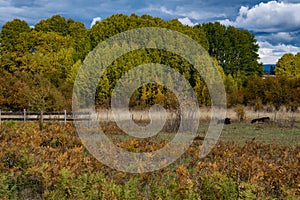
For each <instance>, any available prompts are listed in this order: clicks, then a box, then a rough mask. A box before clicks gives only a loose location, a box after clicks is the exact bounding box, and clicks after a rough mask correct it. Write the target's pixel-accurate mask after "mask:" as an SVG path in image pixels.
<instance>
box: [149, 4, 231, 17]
mask: <svg viewBox="0 0 300 200" xmlns="http://www.w3.org/2000/svg"><path fill="white" fill-rule="evenodd" d="M193 9H194V8H193ZM193 9H191V8H186V7H184V6H176V8H175V9H173V10H172V9H168V8H166V7H165V6H161V7H155V6H150V7H149V8H147V9H146V10H147V11H158V12H161V13H163V14H167V15H171V16H173V17H180V18H186V17H187V18H189V19H193V20H205V19H208V18H218V17H225V16H226V14H224V13H215V12H207V11H204V10H200V11H199V9H197V10H193Z"/></svg>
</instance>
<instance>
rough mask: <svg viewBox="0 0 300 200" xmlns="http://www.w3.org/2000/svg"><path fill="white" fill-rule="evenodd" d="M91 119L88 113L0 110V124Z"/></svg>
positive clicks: (65, 121)
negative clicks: (3, 122) (10, 121)
mask: <svg viewBox="0 0 300 200" xmlns="http://www.w3.org/2000/svg"><path fill="white" fill-rule="evenodd" d="M90 119H91V113H90V112H76V113H73V112H67V111H66V110H64V111H58V112H30V111H29V112H27V111H26V110H25V109H24V110H23V112H10V111H1V110H0V123H1V122H2V121H7V120H12V121H24V122H26V121H60V122H64V123H65V124H66V123H67V122H69V121H87V120H90Z"/></svg>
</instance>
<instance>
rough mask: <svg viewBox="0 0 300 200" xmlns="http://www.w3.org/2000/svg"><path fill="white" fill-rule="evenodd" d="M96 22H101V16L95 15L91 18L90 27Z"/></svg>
mask: <svg viewBox="0 0 300 200" xmlns="http://www.w3.org/2000/svg"><path fill="white" fill-rule="evenodd" d="M96 22H101V17H95V18H93V21H92V23H91V26H90V27H91V28H92V27H93V26H94V25H95V24H96Z"/></svg>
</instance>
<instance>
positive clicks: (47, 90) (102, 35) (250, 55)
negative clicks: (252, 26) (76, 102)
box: [0, 14, 300, 111]
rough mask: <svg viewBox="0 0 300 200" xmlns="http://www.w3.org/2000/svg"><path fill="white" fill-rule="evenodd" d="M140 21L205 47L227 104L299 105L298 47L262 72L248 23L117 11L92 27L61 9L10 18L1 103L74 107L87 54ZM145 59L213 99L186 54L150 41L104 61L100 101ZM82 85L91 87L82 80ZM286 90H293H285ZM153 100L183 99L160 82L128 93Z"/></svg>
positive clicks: (145, 102)
mask: <svg viewBox="0 0 300 200" xmlns="http://www.w3.org/2000/svg"><path fill="white" fill-rule="evenodd" d="M141 27H162V28H168V29H172V30H175V31H178V32H180V33H183V34H186V35H187V36H189V37H190V38H192V39H193V40H195V41H196V42H198V43H199V44H200V45H201V46H202V47H203V48H204V49H205V50H207V51H208V53H209V55H210V56H212V57H213V60H214V63H215V65H216V67H217V68H218V70H219V72H220V74H221V76H222V78H223V81H224V84H225V88H226V91H227V103H228V105H229V106H234V105H237V104H245V105H269V104H270V105H271V106H273V107H275V108H278V105H279V104H280V106H281V105H288V106H289V107H291V108H292V107H293V110H295V107H298V105H299V104H300V103H299V99H300V98H299V90H300V83H299V82H300V81H299V74H300V73H299V61H298V60H300V59H299V57H300V56H299V55H298V54H297V55H295V56H294V55H290V54H288V55H284V56H283V57H282V58H281V59H280V60H279V61H278V63H277V67H276V70H275V72H276V75H278V76H276V77H275V78H274V77H272V78H271V77H269V78H266V79H262V75H263V66H262V64H261V63H259V62H258V60H259V55H258V49H259V46H258V44H257V42H256V39H255V37H254V35H253V34H252V33H250V32H249V31H247V30H240V29H237V28H235V27H233V26H229V27H226V26H224V25H222V24H220V23H218V22H215V23H204V24H199V25H196V26H194V27H189V26H186V25H183V24H181V23H180V22H179V21H178V20H177V19H173V20H169V21H164V20H163V19H160V18H157V17H152V16H149V15H142V16H137V15H135V14H132V15H130V16H127V15H123V14H115V15H112V16H110V17H108V18H106V19H104V20H102V21H101V22H97V23H96V24H95V25H94V26H93V27H91V28H90V29H87V28H86V27H85V26H84V24H83V23H82V22H79V21H75V20H73V19H66V18H64V17H62V16H60V15H54V16H52V17H50V18H48V19H45V20H41V21H39V22H38V23H36V24H35V25H34V27H33V28H30V26H29V25H28V23H27V22H26V21H24V20H20V19H14V20H12V21H9V22H7V23H5V24H4V25H3V26H2V29H1V33H0V108H1V109H3V110H22V109H24V108H25V109H28V110H33V111H39V110H49V111H51V110H62V109H67V110H71V104H72V103H71V102H72V90H73V84H74V81H75V78H76V74H77V71H78V70H79V68H80V67H81V65H82V63H83V62H84V60H85V58H86V56H87V55H88V53H89V52H91V51H92V50H93V49H94V48H95V47H97V45H98V44H100V43H101V42H103V41H105V40H106V39H107V38H109V37H111V36H113V35H115V34H118V33H121V32H123V31H126V30H131V29H135V28H141ZM149 42H151V41H149ZM162 42H163V41H162ZM115 45H119V44H117V43H116V44H115ZM153 45H154V46H155V45H156V44H153ZM108 53H109V49H108ZM146 63H160V64H164V65H168V66H172V67H173V68H175V69H176V70H178V71H179V72H180V73H181V74H183V75H184V76H185V78H186V79H187V80H188V81H189V83H190V84H191V86H192V87H193V89H194V90H195V93H196V95H197V99H198V101H199V104H200V105H201V106H209V105H210V103H211V102H210V96H209V91H208V89H207V86H206V84H205V82H204V81H203V79H202V77H201V75H200V74H198V73H197V72H196V70H195V69H194V68H193V66H192V65H191V64H190V63H189V62H188V61H186V60H185V59H183V58H181V57H180V56H178V55H175V54H173V53H171V52H167V51H164V50H159V49H155V48H151V49H142V50H139V51H132V52H129V53H127V54H125V55H123V56H121V57H120V58H118V59H116V60H115V61H114V62H113V63H112V64H111V65H110V66H109V67H108V68H107V70H106V72H105V73H104V74H103V76H102V78H101V80H100V82H99V83H98V86H97V91H96V94H95V95H96V97H95V98H96V105H97V107H99V108H100V107H107V106H108V105H109V102H110V99H111V92H112V89H113V88H114V86H115V84H116V82H117V81H118V79H119V78H120V77H122V75H124V74H125V73H126V72H127V71H128V70H130V69H132V68H133V67H135V66H138V65H141V64H146ZM136 76H137V77H138V74H137V75H136ZM169 81H172V80H169ZM82 87H87V86H86V85H85V84H84V83H82ZM286 91H290V92H291V93H289V94H288V95H287V92H286ZM278 99H279V100H278ZM156 103H159V104H161V105H162V106H165V107H168V108H176V107H177V106H178V102H177V100H176V98H174V94H173V93H172V91H170V90H168V88H166V87H164V86H163V85H161V84H159V83H155V84H154V83H152V84H147V85H143V86H141V87H140V88H138V89H137V90H136V92H135V93H134V94H133V96H132V98H131V100H130V106H131V107H134V108H145V107H147V106H151V105H153V104H156ZM290 104H293V106H290ZM256 107H258V108H260V107H261V106H256Z"/></svg>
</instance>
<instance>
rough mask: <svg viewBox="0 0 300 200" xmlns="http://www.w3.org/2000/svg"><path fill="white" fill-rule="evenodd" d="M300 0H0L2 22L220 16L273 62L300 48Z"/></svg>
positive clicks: (191, 22)
mask: <svg viewBox="0 0 300 200" xmlns="http://www.w3.org/2000/svg"><path fill="white" fill-rule="evenodd" d="M299 11H300V0H283V1H257V0H230V1H223V0H185V1H183V0H172V1H171V0H164V1H163V0H152V1H150V0H147V1H146V0H123V1H116V0H110V1H102V0H91V1H90V0H86V1H82V0H81V1H80V0H64V1H60V2H59V1H47V0H27V1H23V0H0V26H2V25H3V24H4V23H5V22H7V21H10V20H12V19H14V18H19V19H23V20H26V21H27V22H28V23H29V25H34V24H35V23H37V22H38V21H40V20H41V19H47V18H49V17H51V16H52V15H54V14H60V15H62V16H64V17H66V18H73V19H74V20H78V21H81V22H83V23H84V24H85V26H86V27H87V28H90V26H91V24H92V22H93V20H94V21H95V20H101V19H104V18H106V17H109V16H110V15H112V14H116V13H122V14H127V15H130V14H131V13H135V14H137V15H142V14H149V15H152V16H155V17H160V18H163V19H165V20H170V19H174V18H177V19H179V20H180V21H181V22H182V23H184V24H187V25H190V26H193V25H195V24H197V23H203V22H214V21H220V22H221V23H223V24H225V25H233V26H235V27H238V28H243V29H247V30H249V31H251V32H253V33H254V34H255V36H256V39H257V40H258V43H259V45H260V50H259V54H260V57H261V62H263V63H264V64H273V63H276V62H277V59H278V58H280V57H281V56H282V55H283V54H284V53H287V52H291V53H296V52H300V37H299V36H300V12H299Z"/></svg>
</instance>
